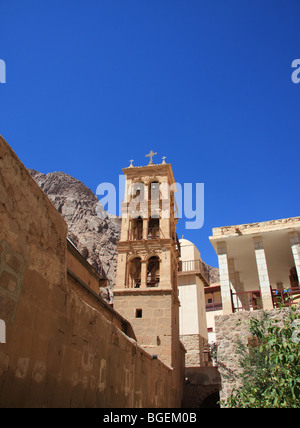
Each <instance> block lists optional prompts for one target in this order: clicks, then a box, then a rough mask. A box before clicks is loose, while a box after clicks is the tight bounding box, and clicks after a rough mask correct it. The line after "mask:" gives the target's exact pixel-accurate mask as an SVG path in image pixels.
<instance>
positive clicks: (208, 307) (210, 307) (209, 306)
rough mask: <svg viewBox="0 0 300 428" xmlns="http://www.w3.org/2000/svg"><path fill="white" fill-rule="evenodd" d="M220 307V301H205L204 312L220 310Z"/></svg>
mask: <svg viewBox="0 0 300 428" xmlns="http://www.w3.org/2000/svg"><path fill="white" fill-rule="evenodd" d="M222 308H223V306H222V302H212V303H206V305H205V309H206V312H211V311H221V310H222Z"/></svg>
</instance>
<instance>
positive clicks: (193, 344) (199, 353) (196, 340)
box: [180, 334, 207, 367]
mask: <svg viewBox="0 0 300 428" xmlns="http://www.w3.org/2000/svg"><path fill="white" fill-rule="evenodd" d="M180 340H181V341H182V343H183V345H184V347H185V349H186V354H185V365H186V367H199V366H203V365H205V364H204V358H203V352H204V351H205V350H206V349H207V340H206V339H204V338H203V337H202V336H200V335H199V334H184V335H181V336H180Z"/></svg>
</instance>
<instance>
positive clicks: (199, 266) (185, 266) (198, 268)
mask: <svg viewBox="0 0 300 428" xmlns="http://www.w3.org/2000/svg"><path fill="white" fill-rule="evenodd" d="M178 271H179V272H196V273H200V274H201V275H202V277H203V279H204V280H205V281H206V283H207V284H209V271H208V269H207V268H206V267H205V265H204V263H203V262H202V260H183V261H180V262H179V267H178Z"/></svg>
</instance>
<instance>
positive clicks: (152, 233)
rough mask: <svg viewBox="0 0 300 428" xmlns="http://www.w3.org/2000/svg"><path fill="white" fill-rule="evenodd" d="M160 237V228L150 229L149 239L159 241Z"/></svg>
mask: <svg viewBox="0 0 300 428" xmlns="http://www.w3.org/2000/svg"><path fill="white" fill-rule="evenodd" d="M159 237H160V230H159V227H149V228H148V239H158V238H159Z"/></svg>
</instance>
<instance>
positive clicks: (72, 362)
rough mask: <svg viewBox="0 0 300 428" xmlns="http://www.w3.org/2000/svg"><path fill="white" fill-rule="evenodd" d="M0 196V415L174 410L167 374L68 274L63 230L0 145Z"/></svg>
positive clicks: (177, 393) (176, 398) (178, 394)
mask: <svg viewBox="0 0 300 428" xmlns="http://www.w3.org/2000/svg"><path fill="white" fill-rule="evenodd" d="M0 189H1V192H0V222H1V223H0V226H1V227H0V257H1V258H0V319H3V320H4V321H5V323H6V343H1V344H0V403H1V407H111V408H113V407H146V408H147V407H179V406H180V404H181V398H182V389H180V387H179V386H178V383H176V384H175V383H174V380H173V378H174V372H173V370H172V369H171V368H169V367H167V366H166V365H164V364H163V363H162V362H161V361H160V360H153V359H152V357H151V355H150V354H148V353H147V352H145V351H144V350H143V349H142V348H141V347H140V346H139V345H138V344H137V343H136V341H135V340H134V339H132V338H130V337H128V336H127V335H126V334H125V333H124V330H123V331H122V326H123V325H124V323H122V322H121V321H120V317H119V316H118V314H117V313H116V312H115V315H114V316H112V312H111V311H113V309H111V308H109V309H108V308H107V307H106V306H105V305H104V306H103V304H101V303H99V302H98V303H97V299H96V298H95V295H94V294H93V293H90V296H89V299H88V298H87V295H86V291H87V290H85V291H84V292H83V291H82V293H80V292H79V287H80V284H78V283H76V284H75V283H74V282H72V281H73V279H74V278H73V279H71V278H69V275H68V276H67V263H66V254H67V245H66V236H67V225H66V223H65V221H64V220H63V218H62V217H61V216H60V214H59V213H58V212H57V211H56V209H55V208H54V207H53V205H52V204H51V202H50V201H49V199H48V198H47V196H46V195H45V194H44V193H43V192H42V190H41V189H40V188H39V187H38V185H37V184H36V183H35V181H34V180H33V179H32V178H31V177H30V175H29V174H28V172H27V170H26V168H25V167H24V165H22V163H21V162H20V161H19V159H18V158H17V156H16V155H15V154H14V152H13V151H12V150H11V148H10V147H9V146H8V144H7V143H6V142H5V141H4V140H3V139H2V137H0ZM75 282H76V281H75ZM109 314H110V315H109ZM108 315H109V316H108ZM120 323H121V324H120ZM119 327H121V328H119ZM177 387H178V389H176V390H174V388H177Z"/></svg>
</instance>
